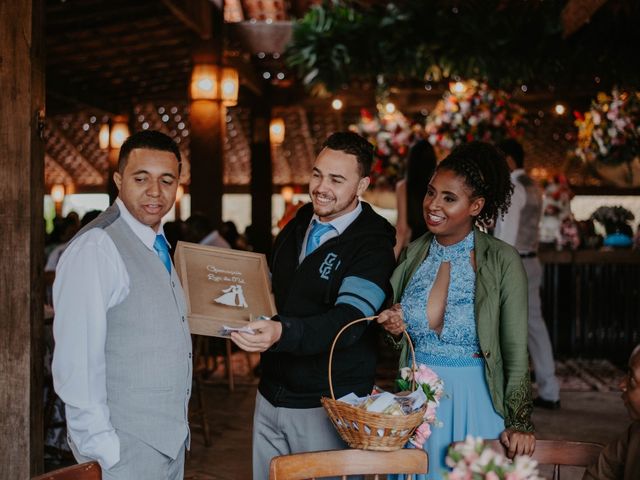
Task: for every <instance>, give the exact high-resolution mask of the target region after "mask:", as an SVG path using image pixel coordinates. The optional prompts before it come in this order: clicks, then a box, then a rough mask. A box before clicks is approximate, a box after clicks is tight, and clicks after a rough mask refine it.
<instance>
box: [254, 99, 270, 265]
mask: <svg viewBox="0 0 640 480" xmlns="http://www.w3.org/2000/svg"><path fill="white" fill-rule="evenodd" d="M268 97H269V94H268V87H265V95H263V96H261V97H257V98H255V99H254V102H253V106H252V110H251V228H253V231H254V235H253V237H254V238H252V241H253V242H254V249H255V251H256V252H260V253H264V254H266V255H267V258H268V257H269V255H270V253H271V240H272V239H271V194H272V190H273V176H272V172H271V170H272V167H271V144H270V141H269V122H270V121H271V108H270V105H269V104H268V103H267V100H265V98H268Z"/></svg>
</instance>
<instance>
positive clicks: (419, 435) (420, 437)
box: [411, 422, 431, 448]
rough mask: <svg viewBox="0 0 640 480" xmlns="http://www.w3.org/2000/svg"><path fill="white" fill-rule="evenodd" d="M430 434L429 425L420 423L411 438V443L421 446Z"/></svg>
mask: <svg viewBox="0 0 640 480" xmlns="http://www.w3.org/2000/svg"><path fill="white" fill-rule="evenodd" d="M430 436H431V426H430V425H429V424H428V423H427V422H424V423H422V424H420V426H419V427H418V428H416V431H415V432H414V434H413V437H412V438H411V443H413V444H414V445H415V446H416V447H418V448H422V446H423V445H424V442H426V441H427V439H428V438H429V437H430Z"/></svg>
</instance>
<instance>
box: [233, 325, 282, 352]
mask: <svg viewBox="0 0 640 480" xmlns="http://www.w3.org/2000/svg"><path fill="white" fill-rule="evenodd" d="M247 327H249V328H251V329H252V330H253V331H254V333H243V332H231V340H232V341H233V343H235V344H236V345H237V346H238V347H240V348H241V349H242V350H244V351H245V352H264V351H266V350H268V349H269V348H271V345H273V344H274V343H276V342H277V341H278V340H280V336H281V335H282V324H281V323H280V322H276V321H275V320H256V321H255V322H251V323H249V324H248V325H247Z"/></svg>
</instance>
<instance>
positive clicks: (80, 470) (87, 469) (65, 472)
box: [31, 462, 102, 480]
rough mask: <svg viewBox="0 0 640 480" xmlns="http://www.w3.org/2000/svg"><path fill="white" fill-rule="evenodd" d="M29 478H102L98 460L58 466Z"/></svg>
mask: <svg viewBox="0 0 640 480" xmlns="http://www.w3.org/2000/svg"><path fill="white" fill-rule="evenodd" d="M31 480H102V469H101V468H100V465H99V464H98V462H87V463H81V464H79V465H73V466H72V467H65V468H60V469H58V470H54V471H52V472H49V473H45V474H44V475H39V476H37V477H33V478H32V479H31Z"/></svg>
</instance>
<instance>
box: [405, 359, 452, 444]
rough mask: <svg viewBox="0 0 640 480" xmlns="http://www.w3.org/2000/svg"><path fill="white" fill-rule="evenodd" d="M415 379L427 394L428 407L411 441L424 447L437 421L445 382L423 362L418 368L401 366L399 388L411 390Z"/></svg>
mask: <svg viewBox="0 0 640 480" xmlns="http://www.w3.org/2000/svg"><path fill="white" fill-rule="evenodd" d="M413 381H415V383H416V385H417V386H418V387H420V388H422V391H423V392H424V394H425V395H426V396H427V409H426V411H425V413H424V421H423V422H422V424H420V426H419V427H418V428H417V429H416V431H415V432H414V434H413V436H412V437H411V438H410V439H409V442H411V443H412V444H413V445H415V446H416V447H417V448H422V446H423V445H424V442H426V441H427V439H428V438H429V436H430V435H431V425H432V424H435V423H436V422H437V419H436V409H437V408H438V405H440V399H441V398H442V395H443V393H444V382H443V381H442V379H441V378H440V377H439V376H438V374H437V373H436V372H434V371H433V370H431V369H430V368H429V367H427V366H426V365H423V364H419V365H418V368H416V369H412V368H410V367H405V368H401V369H400V378H398V379H397V380H396V385H397V386H398V388H399V389H400V390H401V391H408V390H411V384H412V382H413Z"/></svg>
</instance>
